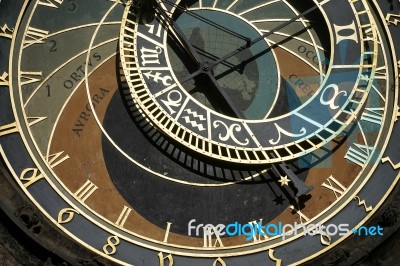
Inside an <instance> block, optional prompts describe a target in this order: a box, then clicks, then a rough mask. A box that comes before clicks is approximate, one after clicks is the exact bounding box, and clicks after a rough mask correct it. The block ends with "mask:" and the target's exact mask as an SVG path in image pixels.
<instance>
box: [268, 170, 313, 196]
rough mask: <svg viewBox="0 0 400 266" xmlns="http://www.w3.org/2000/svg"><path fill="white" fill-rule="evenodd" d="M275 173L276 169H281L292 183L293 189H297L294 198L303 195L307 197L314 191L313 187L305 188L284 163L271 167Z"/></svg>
mask: <svg viewBox="0 0 400 266" xmlns="http://www.w3.org/2000/svg"><path fill="white" fill-rule="evenodd" d="M272 167H273V168H274V169H275V170H276V171H277V172H279V171H278V169H277V168H279V169H281V170H282V171H283V172H284V173H285V175H287V177H288V178H289V179H290V180H291V181H292V183H293V185H294V187H295V188H296V189H297V192H296V196H297V197H300V196H303V195H307V194H308V193H309V192H310V191H311V190H313V189H314V186H312V185H311V186H307V185H306V184H305V183H304V182H303V181H302V180H300V179H299V177H298V176H297V175H296V174H295V173H293V171H292V170H291V169H290V168H289V167H288V166H287V164H286V163H280V164H278V165H274V166H272Z"/></svg>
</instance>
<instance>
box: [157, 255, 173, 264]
mask: <svg viewBox="0 0 400 266" xmlns="http://www.w3.org/2000/svg"><path fill="white" fill-rule="evenodd" d="M158 258H159V260H160V266H173V265H174V257H172V254H169V255H168V256H165V257H164V254H163V253H162V252H160V253H158ZM166 260H168V264H165V261H166Z"/></svg>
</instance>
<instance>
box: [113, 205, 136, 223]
mask: <svg viewBox="0 0 400 266" xmlns="http://www.w3.org/2000/svg"><path fill="white" fill-rule="evenodd" d="M131 211H132V209H131V208H129V207H127V206H124V209H123V210H122V212H121V214H120V215H119V217H118V220H117V221H116V222H115V224H116V225H117V226H119V227H124V224H125V222H126V220H127V219H128V216H129V214H130V213H131Z"/></svg>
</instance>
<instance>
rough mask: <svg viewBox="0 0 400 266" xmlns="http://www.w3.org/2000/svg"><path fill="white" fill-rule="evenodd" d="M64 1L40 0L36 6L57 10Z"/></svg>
mask: <svg viewBox="0 0 400 266" xmlns="http://www.w3.org/2000/svg"><path fill="white" fill-rule="evenodd" d="M63 1H64V0H40V1H39V2H38V5H42V6H47V7H52V8H59V7H60V5H61V4H62V3H63Z"/></svg>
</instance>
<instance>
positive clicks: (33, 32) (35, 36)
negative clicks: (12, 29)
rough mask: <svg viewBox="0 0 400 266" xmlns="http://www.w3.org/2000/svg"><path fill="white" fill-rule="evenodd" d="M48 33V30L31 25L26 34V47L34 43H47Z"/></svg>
mask: <svg viewBox="0 0 400 266" xmlns="http://www.w3.org/2000/svg"><path fill="white" fill-rule="evenodd" d="M48 35H49V32H48V31H47V30H42V29H37V28H33V27H29V28H28V31H27V32H26V36H25V42H24V48H26V47H27V46H29V45H32V44H37V43H45V40H46V39H47V36H48Z"/></svg>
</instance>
